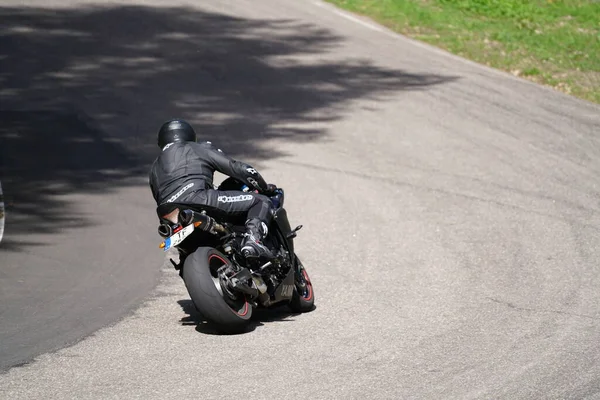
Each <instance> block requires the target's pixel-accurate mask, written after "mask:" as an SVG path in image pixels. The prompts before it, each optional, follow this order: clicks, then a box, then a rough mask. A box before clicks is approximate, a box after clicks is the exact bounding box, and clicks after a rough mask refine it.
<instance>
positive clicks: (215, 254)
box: [182, 247, 252, 333]
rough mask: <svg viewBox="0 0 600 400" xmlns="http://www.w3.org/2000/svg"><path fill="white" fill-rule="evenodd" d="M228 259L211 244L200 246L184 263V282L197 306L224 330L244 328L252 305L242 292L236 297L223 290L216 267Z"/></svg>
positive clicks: (231, 330) (228, 262)
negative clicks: (210, 245)
mask: <svg viewBox="0 0 600 400" xmlns="http://www.w3.org/2000/svg"><path fill="white" fill-rule="evenodd" d="M226 264H231V261H229V260H228V259H227V257H225V255H223V254H222V253H221V252H219V251H217V250H216V249H214V248H212V247H200V248H198V249H197V250H196V251H195V252H194V253H192V254H190V256H188V257H187V258H186V260H185V263H184V265H183V276H182V277H183V281H184V282H185V286H186V288H187V290H188V293H189V295H190V297H191V299H192V302H193V303H194V306H195V307H196V309H197V310H198V311H199V312H200V313H201V314H202V315H203V316H204V317H205V318H206V319H207V320H209V321H210V322H212V323H213V324H214V325H216V326H217V328H218V329H219V331H221V332H224V333H240V332H243V331H245V330H246V329H247V327H248V325H249V321H250V318H251V317H252V305H251V304H250V303H249V302H248V301H247V300H246V298H245V297H244V296H243V295H241V294H236V297H235V298H232V296H230V295H228V294H227V293H226V292H224V291H223V288H222V287H221V283H220V280H219V277H218V274H217V270H218V269H219V268H220V267H222V266H223V265H226Z"/></svg>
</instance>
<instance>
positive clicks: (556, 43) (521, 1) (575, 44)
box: [326, 0, 600, 104]
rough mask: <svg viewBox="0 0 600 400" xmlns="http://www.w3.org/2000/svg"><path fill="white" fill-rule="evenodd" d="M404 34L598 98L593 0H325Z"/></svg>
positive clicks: (597, 25) (599, 12)
mask: <svg viewBox="0 0 600 400" xmlns="http://www.w3.org/2000/svg"><path fill="white" fill-rule="evenodd" d="M326 1H328V2H330V3H332V4H335V5H337V6H339V7H341V8H345V9H347V10H349V11H352V12H356V13H358V14H362V15H365V16H368V17H371V18H372V19H373V20H375V21H377V22H379V23H381V24H383V25H385V26H387V27H388V28H391V29H393V30H395V31H397V32H400V33H402V34H405V35H406V36H409V37H412V38H415V39H419V40H422V41H424V42H428V43H430V44H433V45H435V46H438V47H441V48H443V49H446V50H448V51H450V52H452V53H454V54H458V55H460V56H462V57H465V58H468V59H471V60H474V61H477V62H479V63H482V64H486V65H489V66H491V67H494V68H498V69H502V70H505V71H509V72H512V73H513V74H514V75H518V76H522V77H524V78H527V79H530V80H532V81H535V82H537V83H540V84H545V85H549V86H552V87H554V88H556V89H558V90H561V91H563V92H565V93H568V94H572V95H574V96H577V97H579V98H583V99H585V100H588V101H591V102H595V103H599V104H600V1H599V0H326Z"/></svg>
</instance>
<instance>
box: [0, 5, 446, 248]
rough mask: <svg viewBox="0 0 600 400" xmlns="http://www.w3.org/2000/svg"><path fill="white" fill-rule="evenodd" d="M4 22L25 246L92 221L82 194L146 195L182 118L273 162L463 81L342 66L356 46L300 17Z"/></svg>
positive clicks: (6, 85)
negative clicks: (339, 50) (281, 145)
mask: <svg viewBox="0 0 600 400" xmlns="http://www.w3.org/2000/svg"><path fill="white" fill-rule="evenodd" d="M0 20H1V21H2V25H1V28H0V71H1V72H0V83H1V86H0V87H1V89H0V118H1V122H2V123H1V124H0V166H1V168H0V179H1V180H2V184H3V187H4V194H5V200H6V203H7V224H8V228H9V229H7V232H6V234H7V235H17V236H18V235H21V236H22V238H20V239H19V241H18V243H20V244H21V246H20V247H27V246H28V245H34V243H28V241H27V239H26V237H25V234H27V233H30V232H38V233H46V234H52V233H55V232H58V231H60V230H63V229H65V228H74V227H85V226H88V225H89V224H91V223H92V222H91V221H90V219H89V218H87V217H86V216H85V215H83V214H81V212H80V210H78V207H77V204H78V201H79V200H78V199H76V198H74V197H73V196H72V195H73V194H83V193H86V194H89V193H92V194H93V193H97V194H105V193H110V191H111V190H113V189H115V188H118V187H123V186H126V185H144V184H146V182H145V181H144V179H145V178H146V174H147V171H148V168H149V165H150V163H151V161H152V160H153V158H154V157H155V156H156V155H157V152H158V148H157V146H156V141H155V133H156V130H157V128H158V126H159V125H160V124H161V123H162V122H163V121H164V120H166V119H168V118H171V117H174V116H179V117H184V118H187V119H189V120H190V121H192V122H193V123H194V124H195V126H196V127H197V129H198V131H199V132H200V135H201V137H202V138H207V140H212V141H213V142H215V143H217V144H218V145H219V146H220V147H222V148H223V149H224V151H226V152H227V153H229V154H230V155H232V156H234V157H239V158H242V159H248V158H254V159H269V158H273V157H280V156H283V154H281V153H280V152H279V151H278V150H277V149H273V148H268V147H266V146H265V141H266V140H267V139H273V138H283V139H286V140H293V141H314V140H320V139H323V138H325V137H326V133H327V131H326V123H327V122H330V121H333V120H336V119H339V118H341V117H342V116H343V113H344V111H345V109H346V108H347V107H348V106H349V103H350V102H351V101H354V100H357V99H361V98H371V99H375V100H376V99H379V98H381V97H382V96H385V95H386V94H391V93H396V92H398V91H403V90H424V89H426V88H428V87H430V86H432V85H437V84H441V83H445V82H448V81H450V80H452V79H454V77H446V76H438V75H427V74H419V73H408V72H406V71H402V70H393V69H386V68H382V67H380V66H377V65H375V64H374V63H372V62H371V61H369V60H366V59H355V58H347V59H340V57H339V56H335V57H334V56H331V55H330V52H331V51H332V50H334V49H335V48H336V47H338V46H340V45H341V44H342V43H343V41H344V39H343V38H342V37H339V36H336V35H335V34H334V33H332V32H331V31H329V30H327V29H324V28H320V27H318V26H315V25H312V24H308V23H304V22H300V21H295V20H288V19H282V20H259V19H253V20H251V19H243V18H235V17H231V16H227V15H222V14H215V13H210V12H204V11H200V10H197V9H193V8H175V7H173V8H165V7H161V8H153V7H140V6H127V7H125V6H122V7H116V6H106V7H80V8H72V9H44V8H26V7H23V8H18V7H17V8H8V7H3V8H0ZM315 55H318V57H315ZM135 178H137V179H135ZM139 178H142V179H141V180H140V179H139ZM148 195H149V192H148ZM9 240H10V239H9ZM11 243H12V245H11V249H13V250H15V249H18V248H19V246H18V245H17V244H16V243H15V242H14V241H12V242H11Z"/></svg>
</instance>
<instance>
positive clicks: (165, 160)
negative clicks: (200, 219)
mask: <svg viewBox="0 0 600 400" xmlns="http://www.w3.org/2000/svg"><path fill="white" fill-rule="evenodd" d="M215 171H219V172H221V173H223V174H225V175H228V176H230V177H233V178H236V179H238V180H240V181H242V182H245V183H246V184H247V185H248V187H249V188H250V189H257V190H259V191H265V190H266V189H267V184H266V182H265V180H264V179H263V178H262V176H261V175H260V174H259V173H258V172H257V171H256V170H255V169H254V168H252V166H250V165H248V164H246V163H243V162H240V161H237V160H234V159H232V158H230V157H228V156H226V155H225V154H224V153H223V152H222V151H221V150H220V149H217V148H216V147H214V146H213V145H212V144H211V143H210V142H204V143H196V142H176V143H170V144H168V145H166V146H165V147H164V148H163V150H162V153H161V154H160V155H159V156H158V157H157V158H156V160H155V161H154V164H153V165H152V167H151V169H150V188H151V190H152V195H153V196H154V200H156V203H157V205H160V204H163V203H172V202H177V203H193V204H202V205H203V206H204V208H206V209H207V211H210V212H211V213H212V214H213V215H215V214H217V215H219V216H221V217H225V218H227V219H232V217H233V218H235V219H237V218H245V219H248V220H252V219H258V220H260V221H261V222H264V223H265V224H266V225H267V226H268V225H269V222H270V218H271V209H272V207H273V205H272V203H271V200H269V198H268V197H266V196H264V195H261V194H256V193H250V192H248V193H246V192H242V191H219V190H214V188H213V176H214V172H215Z"/></svg>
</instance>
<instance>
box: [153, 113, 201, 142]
mask: <svg viewBox="0 0 600 400" xmlns="http://www.w3.org/2000/svg"><path fill="white" fill-rule="evenodd" d="M195 141H196V132H195V131H194V128H192V126H191V125H190V124H188V123H187V122H186V121H184V120H182V119H172V120H169V121H167V122H165V123H164V124H162V126H161V127H160V130H159V131H158V147H160V148H161V149H162V148H163V147H165V146H166V145H167V144H169V143H172V142H195Z"/></svg>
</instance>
